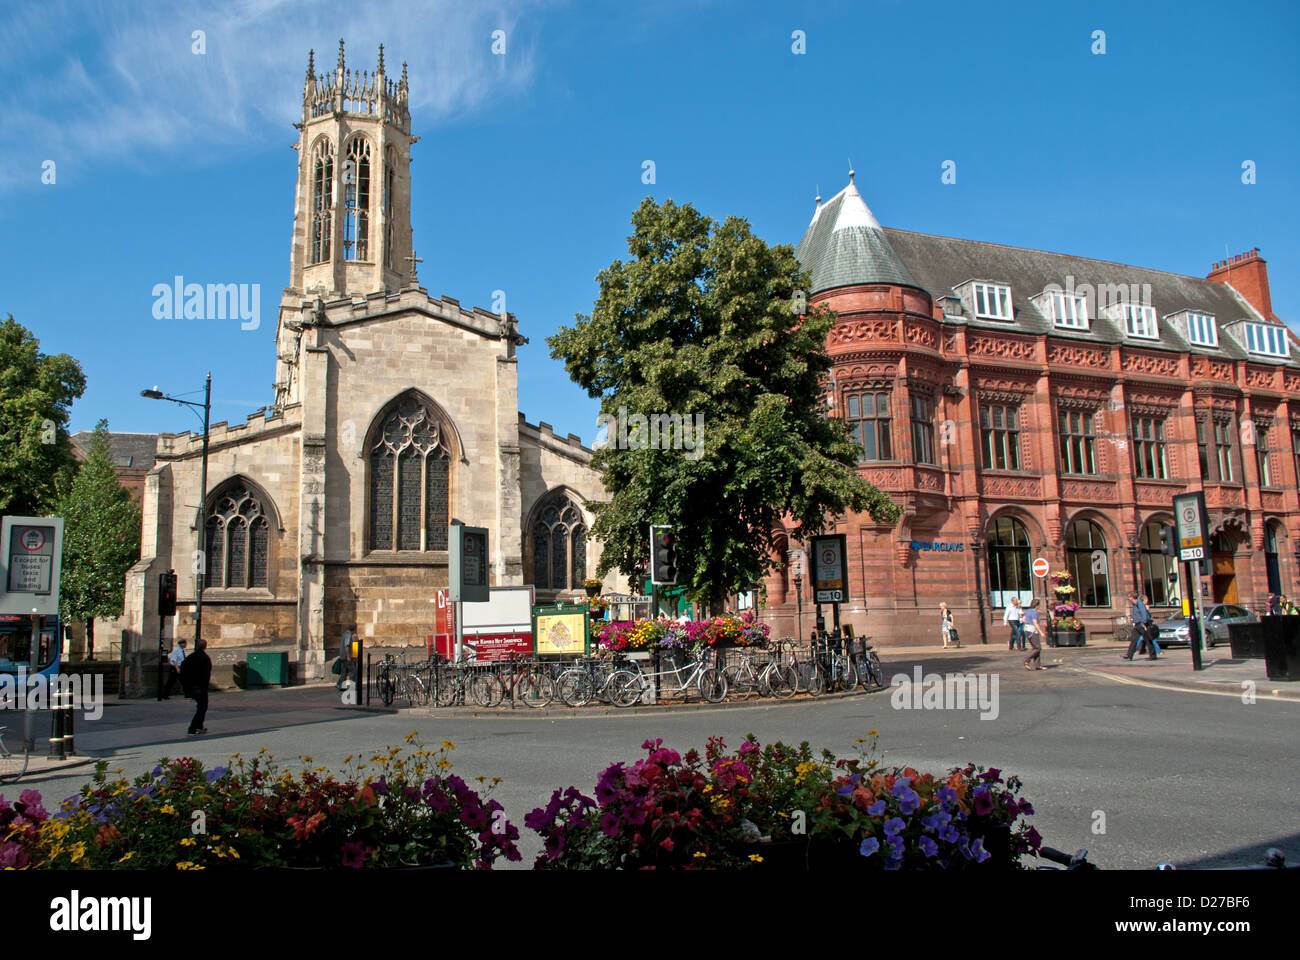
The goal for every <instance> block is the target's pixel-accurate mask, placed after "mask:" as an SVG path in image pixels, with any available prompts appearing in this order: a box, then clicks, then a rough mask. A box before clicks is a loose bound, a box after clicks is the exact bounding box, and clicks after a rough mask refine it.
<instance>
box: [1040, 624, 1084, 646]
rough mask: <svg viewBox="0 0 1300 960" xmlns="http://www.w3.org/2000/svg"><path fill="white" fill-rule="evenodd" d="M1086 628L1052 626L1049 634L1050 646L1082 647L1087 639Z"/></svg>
mask: <svg viewBox="0 0 1300 960" xmlns="http://www.w3.org/2000/svg"><path fill="white" fill-rule="evenodd" d="M1086 632H1087V631H1086V628H1084V627H1080V628H1079V629H1077V630H1069V629H1066V628H1063V627H1052V632H1051V633H1050V634H1049V638H1048V646H1051V647H1082V646H1085V645H1086V643H1087V641H1086V639H1085V637H1084V634H1085V633H1086Z"/></svg>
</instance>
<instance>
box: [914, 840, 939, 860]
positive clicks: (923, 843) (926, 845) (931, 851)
mask: <svg viewBox="0 0 1300 960" xmlns="http://www.w3.org/2000/svg"><path fill="white" fill-rule="evenodd" d="M917 846H919V847H920V848H921V851H922V852H923V853H924V854H925V855H926V856H927V857H933V856H935V855H936V854H937V853H938V852H939V845H938V844H937V843H935V842H934V841H933V840H931V839H930V838H929V837H922V838H921V839H920V840H919V841H917Z"/></svg>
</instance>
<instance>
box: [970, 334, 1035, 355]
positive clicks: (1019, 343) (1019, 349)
mask: <svg viewBox="0 0 1300 960" xmlns="http://www.w3.org/2000/svg"><path fill="white" fill-rule="evenodd" d="M966 350H967V352H968V353H970V355H971V356H978V357H995V358H997V359H999V360H1033V359H1034V343H1033V341H1030V340H1013V339H1011V338H1009V337H998V336H987V335H984V334H976V335H975V336H973V337H970V338H969V339H968V340H967V341H966Z"/></svg>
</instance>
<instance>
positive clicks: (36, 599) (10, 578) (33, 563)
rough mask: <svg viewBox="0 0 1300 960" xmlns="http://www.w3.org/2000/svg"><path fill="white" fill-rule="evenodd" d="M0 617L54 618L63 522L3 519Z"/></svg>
mask: <svg viewBox="0 0 1300 960" xmlns="http://www.w3.org/2000/svg"><path fill="white" fill-rule="evenodd" d="M0 568H2V570H3V572H2V574H0V613H12V614H23V615H30V614H33V613H35V614H38V615H40V616H46V617H48V616H54V615H55V614H57V613H58V612H59V576H60V574H61V573H62V572H63V571H62V568H63V521H62V520H61V519H59V518H58V517H5V518H4V523H3V525H2V526H0Z"/></svg>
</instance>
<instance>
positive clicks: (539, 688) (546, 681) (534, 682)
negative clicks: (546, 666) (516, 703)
mask: <svg viewBox="0 0 1300 960" xmlns="http://www.w3.org/2000/svg"><path fill="white" fill-rule="evenodd" d="M515 699H516V700H522V701H523V702H524V703H526V704H527V705H528V706H530V707H544V706H546V705H548V704H549V703H550V702H551V701H552V700H554V699H555V684H553V683H552V682H551V678H550V677H548V676H547V675H546V674H544V673H542V672H541V671H540V670H530V671H529V672H527V673H525V674H524V675H523V676H522V677H520V678H519V682H518V683H516V684H515Z"/></svg>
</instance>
